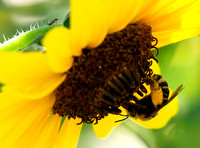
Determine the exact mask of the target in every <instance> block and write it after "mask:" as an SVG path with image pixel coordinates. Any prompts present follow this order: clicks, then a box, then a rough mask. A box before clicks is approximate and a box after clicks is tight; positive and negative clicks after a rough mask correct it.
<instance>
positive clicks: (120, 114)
mask: <svg viewBox="0 0 200 148" xmlns="http://www.w3.org/2000/svg"><path fill="white" fill-rule="evenodd" d="M118 115H120V116H126V117H125V118H124V119H121V120H117V121H115V123H117V122H121V121H124V120H126V119H127V118H128V117H129V115H122V114H118Z"/></svg>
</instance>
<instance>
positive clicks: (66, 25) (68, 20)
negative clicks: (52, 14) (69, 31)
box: [63, 12, 70, 28]
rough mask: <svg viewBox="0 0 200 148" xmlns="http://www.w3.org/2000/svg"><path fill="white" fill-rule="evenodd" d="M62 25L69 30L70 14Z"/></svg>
mask: <svg viewBox="0 0 200 148" xmlns="http://www.w3.org/2000/svg"><path fill="white" fill-rule="evenodd" d="M63 25H64V26H65V27H67V28H70V12H69V13H68V14H67V15H66V17H65V18H64V21H63Z"/></svg>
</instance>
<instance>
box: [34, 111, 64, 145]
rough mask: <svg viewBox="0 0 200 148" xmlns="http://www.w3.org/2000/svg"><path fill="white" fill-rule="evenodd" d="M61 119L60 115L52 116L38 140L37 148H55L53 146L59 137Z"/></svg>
mask: <svg viewBox="0 0 200 148" xmlns="http://www.w3.org/2000/svg"><path fill="white" fill-rule="evenodd" d="M61 119H62V118H61V117H59V116H58V115H53V114H52V115H51V116H50V117H49V118H48V121H47V124H46V125H45V127H44V129H43V130H42V133H41V134H40V135H38V137H39V138H38V140H37V143H36V145H35V147H36V148H44V147H45V148H53V145H54V143H55V141H56V138H57V137H58V131H59V128H60V122H61Z"/></svg>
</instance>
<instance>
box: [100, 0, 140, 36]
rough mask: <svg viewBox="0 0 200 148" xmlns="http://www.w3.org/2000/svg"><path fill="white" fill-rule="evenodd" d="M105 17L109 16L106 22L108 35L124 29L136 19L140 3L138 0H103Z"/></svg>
mask: <svg viewBox="0 0 200 148" xmlns="http://www.w3.org/2000/svg"><path fill="white" fill-rule="evenodd" d="M104 4H105V5H106V11H107V13H106V15H108V16H110V17H109V20H108V22H107V25H109V26H110V27H109V33H113V32H116V31H119V30H121V29H123V28H125V27H126V26H127V25H128V24H129V23H130V22H131V21H132V20H133V18H135V17H136V14H137V12H138V11H139V9H140V7H141V5H142V4H143V3H141V1H139V0H134V1H133V0H123V1H122V0H104Z"/></svg>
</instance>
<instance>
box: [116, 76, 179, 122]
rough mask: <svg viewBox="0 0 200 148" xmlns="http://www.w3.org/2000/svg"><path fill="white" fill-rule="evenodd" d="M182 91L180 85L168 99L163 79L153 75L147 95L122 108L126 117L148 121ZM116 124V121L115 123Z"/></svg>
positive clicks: (167, 91)
mask: <svg viewBox="0 0 200 148" xmlns="http://www.w3.org/2000/svg"><path fill="white" fill-rule="evenodd" d="M182 89H183V85H180V86H179V87H178V88H177V89H176V90H175V91H174V92H173V93H172V95H171V96H170V97H169V88H168V84H167V82H166V81H165V79H164V78H163V77H162V76H161V75H158V74H154V75H153V76H152V78H151V81H150V90H151V93H150V94H149V95H145V96H144V97H143V98H142V99H140V100H139V99H135V100H134V102H128V103H126V104H125V105H124V106H123V107H124V108H125V109H126V110H127V113H128V115H127V117H128V116H131V117H134V118H139V119H140V120H142V121H148V120H150V119H152V118H153V117H155V116H156V115H157V114H158V112H159V110H161V109H162V108H163V107H165V106H166V105H167V104H168V103H170V102H171V101H172V100H173V99H174V98H175V97H176V96H177V95H178V94H179V93H180V92H181V90H182ZM117 122H118V121H117Z"/></svg>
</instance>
